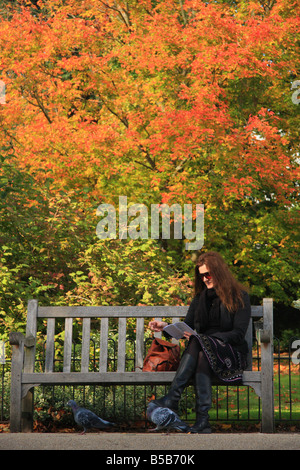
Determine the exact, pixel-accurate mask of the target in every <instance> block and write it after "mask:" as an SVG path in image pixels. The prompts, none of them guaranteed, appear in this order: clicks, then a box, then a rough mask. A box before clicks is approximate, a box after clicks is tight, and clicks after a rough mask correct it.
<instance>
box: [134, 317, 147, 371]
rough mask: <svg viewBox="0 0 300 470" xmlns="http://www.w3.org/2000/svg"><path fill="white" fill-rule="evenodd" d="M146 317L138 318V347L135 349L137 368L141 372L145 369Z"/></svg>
mask: <svg viewBox="0 0 300 470" xmlns="http://www.w3.org/2000/svg"><path fill="white" fill-rule="evenodd" d="M144 337H145V333H144V319H143V318H137V320H136V349H135V370H136V372H139V371H141V370H142V369H143V363H144Z"/></svg>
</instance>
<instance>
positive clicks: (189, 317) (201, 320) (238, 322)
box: [184, 290, 251, 354]
mask: <svg viewBox="0 0 300 470" xmlns="http://www.w3.org/2000/svg"><path fill="white" fill-rule="evenodd" d="M205 295H206V290H204V291H202V293H201V294H197V295H196V296H195V297H194V298H193V300H192V302H191V304H190V307H189V309H188V312H187V314H186V317H185V320H184V321H185V323H187V325H189V326H190V327H191V328H193V329H195V330H196V331H197V333H203V334H208V335H210V336H213V337H215V338H218V339H220V340H222V341H224V343H229V344H231V345H232V346H234V347H235V349H236V350H237V351H240V352H242V353H244V354H246V353H247V352H248V346H247V342H246V340H245V335H246V331H247V328H248V325H249V321H250V317H251V305H250V299H249V295H248V294H247V292H243V301H244V306H242V305H240V307H239V308H238V309H237V311H236V312H234V313H230V312H229V311H228V310H227V308H226V307H225V306H224V305H223V304H222V303H221V302H219V312H220V313H219V320H218V322H214V325H213V327H212V325H211V324H210V323H209V320H208V314H207V311H206V306H205V305H206V304H205Z"/></svg>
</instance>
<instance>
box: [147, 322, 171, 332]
mask: <svg viewBox="0 0 300 470" xmlns="http://www.w3.org/2000/svg"><path fill="white" fill-rule="evenodd" d="M167 324H168V323H166V322H165V321H157V320H152V321H150V322H149V328H150V329H151V330H152V331H155V332H158V331H162V330H163V328H164V327H165V326H167Z"/></svg>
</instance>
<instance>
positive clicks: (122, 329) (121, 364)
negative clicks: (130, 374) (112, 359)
mask: <svg viewBox="0 0 300 470" xmlns="http://www.w3.org/2000/svg"><path fill="white" fill-rule="evenodd" d="M125 355H126V318H119V338H118V367H117V372H124V371H125Z"/></svg>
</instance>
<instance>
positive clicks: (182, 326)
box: [163, 321, 196, 339]
mask: <svg viewBox="0 0 300 470" xmlns="http://www.w3.org/2000/svg"><path fill="white" fill-rule="evenodd" d="M163 331H165V332H166V333H168V334H169V335H171V336H173V338H175V339H180V338H183V336H184V333H185V332H187V333H190V334H191V335H195V336H196V332H195V331H194V330H193V329H192V328H191V327H189V326H188V325H187V324H186V323H184V322H181V321H180V322H177V323H171V324H170V325H167V326H165V327H164V329H163Z"/></svg>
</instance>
